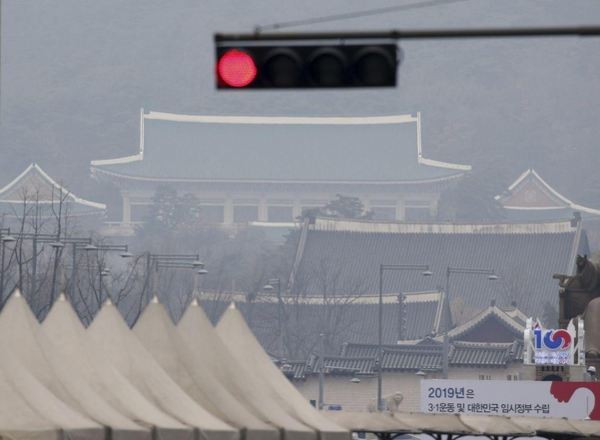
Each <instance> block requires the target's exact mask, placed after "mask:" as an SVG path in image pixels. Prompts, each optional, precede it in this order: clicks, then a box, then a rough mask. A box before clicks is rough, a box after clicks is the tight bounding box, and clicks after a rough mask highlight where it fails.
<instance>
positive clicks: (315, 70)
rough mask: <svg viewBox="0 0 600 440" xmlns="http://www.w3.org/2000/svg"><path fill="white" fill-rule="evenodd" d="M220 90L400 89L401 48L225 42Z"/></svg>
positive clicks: (221, 53)
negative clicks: (398, 75) (398, 81)
mask: <svg viewBox="0 0 600 440" xmlns="http://www.w3.org/2000/svg"><path fill="white" fill-rule="evenodd" d="M216 52H217V53H216V55H217V60H216V61H217V66H216V76H217V88H218V89H251V88H252V89H295V88H341V87H394V86H395V85H396V70H397V66H398V62H399V56H398V48H397V46H396V44H391V43H384V44H377V43H371V44H355V43H346V44H334V43H332V42H330V41H328V42H326V43H324V44H322V45H316V44H312V45H303V44H299V42H293V41H292V42H290V41H284V42H279V43H273V42H268V43H266V42H238V41H226V42H223V41H219V42H218V43H217V48H216Z"/></svg>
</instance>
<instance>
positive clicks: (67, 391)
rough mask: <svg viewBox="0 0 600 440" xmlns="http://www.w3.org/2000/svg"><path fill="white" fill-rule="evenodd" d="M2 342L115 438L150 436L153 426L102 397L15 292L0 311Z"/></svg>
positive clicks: (39, 376) (66, 400)
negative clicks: (57, 347) (57, 348)
mask: <svg viewBox="0 0 600 440" xmlns="http://www.w3.org/2000/svg"><path fill="white" fill-rule="evenodd" d="M0 343H4V344H5V345H6V346H7V347H8V348H9V349H10V351H11V352H12V353H13V354H14V355H15V356H16V357H17V358H18V359H19V360H20V361H21V363H22V364H23V365H24V367H25V368H26V369H27V370H29V371H30V372H31V373H32V374H33V376H35V378H36V379H38V380H39V381H40V382H41V383H42V384H43V385H44V386H46V387H47V388H48V389H49V390H50V391H51V392H52V393H53V394H55V395H56V396H57V397H58V398H59V399H60V400H62V401H63V402H64V403H66V404H67V405H68V406H70V407H71V408H73V409H75V410H76V411H78V412H79V413H81V414H85V415H87V416H89V417H90V418H91V419H93V420H95V421H96V422H98V423H100V424H102V425H105V426H107V427H109V428H110V429H111V431H112V433H111V436H112V438H113V439H115V440H117V439H123V440H125V439H139V440H146V439H147V440H149V439H150V437H151V433H150V430H149V429H146V428H142V427H141V426H140V425H138V424H136V423H134V422H133V421H132V420H130V419H128V418H127V417H125V416H124V415H122V414H121V413H119V412H118V411H117V410H116V409H115V408H113V407H112V406H110V405H109V404H108V403H107V402H106V401H105V400H104V399H102V398H101V397H100V396H99V395H98V394H97V393H96V392H95V391H94V390H93V389H92V388H91V387H90V385H89V384H88V383H87V382H86V381H85V380H84V379H83V378H82V377H81V376H79V375H78V374H77V373H76V371H75V370H74V369H73V368H72V366H71V365H70V361H69V359H67V358H64V357H62V356H61V355H60V354H59V353H58V351H57V350H56V348H55V347H54V344H53V343H52V341H51V340H50V338H49V337H48V336H47V335H46V334H45V333H44V332H43V331H42V329H41V327H40V324H39V323H38V321H37V319H36V318H35V316H34V315H33V313H32V312H31V309H29V306H28V305H27V303H26V302H25V299H24V298H23V297H22V296H21V295H20V294H18V293H16V294H14V295H13V296H12V297H11V298H10V299H9V300H8V302H7V303H6V304H5V306H4V309H3V311H2V313H1V314H0Z"/></svg>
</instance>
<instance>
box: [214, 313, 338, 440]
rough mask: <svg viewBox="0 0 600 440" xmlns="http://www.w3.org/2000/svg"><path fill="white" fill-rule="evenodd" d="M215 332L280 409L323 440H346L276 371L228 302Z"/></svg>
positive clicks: (335, 426) (336, 428)
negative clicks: (227, 306) (311, 429)
mask: <svg viewBox="0 0 600 440" xmlns="http://www.w3.org/2000/svg"><path fill="white" fill-rule="evenodd" d="M217 333H218V334H219V335H220V336H221V339H222V340H223V342H224V343H225V345H226V346H227V347H228V348H229V350H230V352H231V353H232V355H233V356H234V357H235V359H236V360H237V362H238V363H239V364H240V365H243V366H244V370H245V371H246V374H247V375H248V376H249V377H252V380H253V381H254V382H255V383H256V385H257V386H258V387H259V388H263V389H264V390H265V391H266V392H267V393H268V394H269V396H270V397H271V399H273V400H274V401H275V402H277V404H278V405H279V406H281V408H283V409H284V410H285V411H286V412H287V413H288V414H290V415H291V416H293V417H294V418H295V419H297V420H299V421H301V422H302V423H304V424H306V425H308V426H310V427H311V428H314V429H316V430H317V431H318V432H319V435H320V437H321V439H323V440H347V439H348V438H349V436H350V434H349V432H348V430H346V429H344V428H341V427H339V426H337V425H336V424H334V423H333V422H331V421H330V420H328V419H326V418H325V417H323V416H322V415H321V414H319V412H317V410H316V409H315V408H314V407H313V406H311V405H310V403H309V402H308V401H307V400H306V399H305V398H304V397H303V396H302V395H301V394H300V393H299V392H298V390H297V389H296V388H295V387H294V386H293V385H292V384H291V383H290V381H289V380H288V379H287V378H286V377H285V376H284V375H283V374H282V373H281V371H279V370H278V369H277V367H276V366H275V365H274V364H273V362H272V361H271V359H270V358H269V356H268V355H267V353H266V352H265V350H264V349H263V348H262V346H261V345H260V343H259V342H258V341H257V340H256V338H255V337H254V335H253V334H252V331H251V330H250V329H249V328H248V326H247V325H246V321H244V318H243V317H242V314H241V313H240V312H239V310H237V309H236V308H235V305H234V304H233V303H232V304H231V305H230V306H229V308H228V309H227V311H226V312H225V313H224V314H223V316H222V317H221V320H220V321H219V323H218V324H217Z"/></svg>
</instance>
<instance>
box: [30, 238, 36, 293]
mask: <svg viewBox="0 0 600 440" xmlns="http://www.w3.org/2000/svg"><path fill="white" fill-rule="evenodd" d="M32 266H33V267H32V268H31V301H32V302H34V303H35V299H34V298H35V290H36V282H35V281H36V280H35V279H36V277H37V236H34V237H33V263H32Z"/></svg>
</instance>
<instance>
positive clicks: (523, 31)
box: [214, 26, 600, 43]
mask: <svg viewBox="0 0 600 440" xmlns="http://www.w3.org/2000/svg"><path fill="white" fill-rule="evenodd" d="M597 35H600V26H562V27H558V26H555V27H535V28H479V29H478V28H472V29H415V30H406V31H403V30H391V31H364V32H296V33H292V32H290V33H268V34H261V33H252V34H215V35H214V41H215V42H216V43H222V42H230V41H240V42H243V41H290V40H292V41H294V40H344V41H348V40H352V39H382V40H412V39H443V38H505V37H513V38H515V37H559V36H573V37H575V36H579V37H583V36H597Z"/></svg>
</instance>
